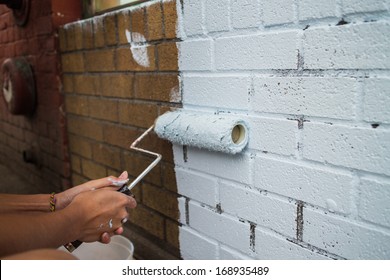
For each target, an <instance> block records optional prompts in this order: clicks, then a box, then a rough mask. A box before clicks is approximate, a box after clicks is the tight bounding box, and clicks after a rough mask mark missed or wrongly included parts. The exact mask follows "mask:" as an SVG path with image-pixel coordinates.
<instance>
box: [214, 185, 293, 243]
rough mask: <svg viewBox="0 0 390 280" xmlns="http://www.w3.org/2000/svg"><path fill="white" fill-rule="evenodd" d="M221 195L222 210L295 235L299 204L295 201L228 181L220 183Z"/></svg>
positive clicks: (285, 233) (283, 232)
mask: <svg viewBox="0 0 390 280" xmlns="http://www.w3.org/2000/svg"><path fill="white" fill-rule="evenodd" d="M219 195H220V201H221V208H222V211H224V212H226V213H229V214H231V215H235V216H237V217H239V218H242V219H245V220H248V221H250V222H253V223H255V224H258V225H261V226H263V227H267V228H270V229H273V230H275V231H277V232H280V233H282V234H284V235H287V236H291V237H294V236H295V234H296V222H295V218H296V212H297V206H296V205H295V204H294V203H288V202H285V201H281V200H279V199H276V198H274V197H271V196H270V195H267V194H262V193H260V192H259V191H258V190H253V189H250V188H248V187H245V188H244V187H239V186H234V185H232V184H227V183H221V184H220V189H219Z"/></svg>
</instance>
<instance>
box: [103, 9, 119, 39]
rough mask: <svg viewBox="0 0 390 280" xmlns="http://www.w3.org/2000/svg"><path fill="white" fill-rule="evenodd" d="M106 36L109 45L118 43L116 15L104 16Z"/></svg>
mask: <svg viewBox="0 0 390 280" xmlns="http://www.w3.org/2000/svg"><path fill="white" fill-rule="evenodd" d="M104 36H105V43H106V45H107V46H113V45H116V44H117V42H118V40H117V38H116V15H115V14H108V15H107V16H105V17H104Z"/></svg>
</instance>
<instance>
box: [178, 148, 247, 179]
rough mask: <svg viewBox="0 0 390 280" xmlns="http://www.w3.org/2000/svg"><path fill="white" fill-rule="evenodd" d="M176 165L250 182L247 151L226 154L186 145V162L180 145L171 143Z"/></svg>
mask: <svg viewBox="0 0 390 280" xmlns="http://www.w3.org/2000/svg"><path fill="white" fill-rule="evenodd" d="M173 152H174V156H175V163H176V165H179V166H183V167H185V168H191V169H195V170H198V171H201V172H204V173H206V174H209V175H212V176H216V177H220V178H225V179H229V180H234V181H237V182H242V183H244V184H250V181H251V173H250V170H251V160H252V159H251V157H250V155H249V154H247V153H241V154H236V155H228V154H224V153H218V152H210V151H207V150H203V149H197V148H192V147H188V149H187V158H188V159H187V162H185V161H184V158H183V148H182V146H179V145H176V144H174V145H173Z"/></svg>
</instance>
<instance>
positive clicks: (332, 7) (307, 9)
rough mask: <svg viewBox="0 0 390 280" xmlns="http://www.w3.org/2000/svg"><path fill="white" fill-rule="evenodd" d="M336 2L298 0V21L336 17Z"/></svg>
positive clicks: (334, 0)
mask: <svg viewBox="0 0 390 280" xmlns="http://www.w3.org/2000/svg"><path fill="white" fill-rule="evenodd" d="M336 5H337V1H336V0H326V1H318V0H299V19H300V20H308V19H315V18H325V17H334V16H336V15H337V14H336Z"/></svg>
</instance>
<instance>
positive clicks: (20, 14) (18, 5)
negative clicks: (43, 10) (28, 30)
mask: <svg viewBox="0 0 390 280" xmlns="http://www.w3.org/2000/svg"><path fill="white" fill-rule="evenodd" d="M30 2H31V0H0V4H5V5H7V7H8V8H10V9H12V11H13V15H14V19H15V22H16V24H17V25H19V26H24V25H26V23H27V20H28V15H29V13H30Z"/></svg>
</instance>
